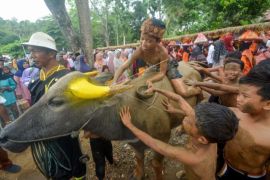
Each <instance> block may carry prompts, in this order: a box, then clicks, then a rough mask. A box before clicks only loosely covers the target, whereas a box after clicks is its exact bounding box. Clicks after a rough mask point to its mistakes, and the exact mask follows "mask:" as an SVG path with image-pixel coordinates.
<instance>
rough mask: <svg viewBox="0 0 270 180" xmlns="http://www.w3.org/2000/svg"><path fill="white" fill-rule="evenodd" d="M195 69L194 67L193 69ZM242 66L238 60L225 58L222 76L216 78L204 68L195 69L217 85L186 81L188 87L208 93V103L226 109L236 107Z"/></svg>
mask: <svg viewBox="0 0 270 180" xmlns="http://www.w3.org/2000/svg"><path fill="white" fill-rule="evenodd" d="M195 68H196V67H195ZM243 68H244V64H243V62H242V61H241V60H240V59H237V58H234V57H233V56H231V57H226V59H225V61H224V67H223V73H224V76H221V77H220V76H216V75H213V74H211V73H209V72H208V71H207V69H205V68H200V69H199V68H196V69H198V70H200V72H203V73H205V74H207V75H209V76H211V77H212V78H213V79H214V80H216V81H218V82H219V83H211V82H193V81H188V82H187V84H188V85H193V86H197V87H200V88H201V89H202V90H205V91H206V92H208V93H210V94H211V95H212V96H211V97H210V102H216V103H219V104H222V105H224V106H227V107H236V97H237V95H238V92H239V91H238V81H239V78H240V77H241V76H242V70H243Z"/></svg>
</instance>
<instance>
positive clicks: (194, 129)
mask: <svg viewBox="0 0 270 180" xmlns="http://www.w3.org/2000/svg"><path fill="white" fill-rule="evenodd" d="M154 91H156V92H159V93H161V94H163V95H165V96H167V97H168V98H169V99H172V100H174V101H177V104H178V105H179V107H180V109H181V110H180V109H175V108H173V107H172V106H171V104H168V103H165V104H164V105H165V107H166V111H168V112H169V113H179V111H180V112H181V113H182V112H183V113H184V114H185V115H186V118H185V119H184V120H183V126H184V128H185V130H186V132H187V133H188V134H189V135H190V136H191V140H190V143H189V144H188V146H187V147H186V148H183V147H174V146H172V145H169V144H166V143H164V142H162V141H160V140H157V139H154V138H153V137H151V136H150V135H148V134H146V133H145V132H143V131H141V130H140V129H138V128H136V127H135V126H134V125H133V124H132V122H131V121H132V120H131V115H130V112H129V108H127V107H124V108H123V109H122V111H121V112H120V116H121V119H122V122H123V124H124V125H125V126H127V127H128V128H129V129H130V130H131V131H132V132H133V133H134V135H135V136H137V137H138V138H139V139H140V140H141V141H143V142H144V143H145V144H146V145H147V146H149V147H151V148H152V149H153V150H155V151H156V152H158V153H160V154H162V155H164V156H167V157H169V158H171V159H175V160H178V161H180V162H182V163H183V164H185V165H186V171H187V173H186V174H187V178H188V179H190V180H195V179H196V180H215V179H216V178H215V169H216V158H217V155H216V154H217V144H216V143H217V142H226V141H227V140H230V139H232V138H233V137H234V135H235V133H236V131H237V128H238V119H237V117H236V116H235V114H234V113H233V112H232V111H231V110H229V109H228V108H227V107H225V106H221V105H218V104H215V103H202V104H198V105H197V106H196V107H195V112H194V110H193V109H192V107H191V106H190V105H189V104H188V103H187V102H186V101H185V100H184V99H183V98H182V97H181V96H179V95H177V94H175V93H172V92H169V91H163V90H160V89H154Z"/></svg>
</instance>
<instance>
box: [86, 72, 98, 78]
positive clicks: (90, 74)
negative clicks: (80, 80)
mask: <svg viewBox="0 0 270 180" xmlns="http://www.w3.org/2000/svg"><path fill="white" fill-rule="evenodd" d="M83 74H84V75H86V76H90V77H92V76H96V75H97V74H98V71H91V72H86V73H83Z"/></svg>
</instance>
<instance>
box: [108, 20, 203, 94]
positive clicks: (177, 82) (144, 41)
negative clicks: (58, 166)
mask: <svg viewBox="0 0 270 180" xmlns="http://www.w3.org/2000/svg"><path fill="white" fill-rule="evenodd" d="M164 32H165V24H164V23H163V22H162V21H160V20H158V19H154V18H152V19H147V20H145V21H144V22H143V24H142V26H141V45H140V47H139V48H138V49H136V50H135V52H134V53H133V55H132V57H131V59H130V60H129V61H126V62H125V63H124V64H123V65H122V66H121V67H120V68H119V69H118V70H117V71H116V73H115V76H114V79H113V83H116V82H117V80H118V78H119V77H120V76H121V75H122V74H123V72H124V71H125V70H126V69H127V68H128V67H130V66H131V65H132V64H133V63H134V62H135V61H136V60H138V59H142V60H144V61H145V62H146V64H147V65H150V66H156V67H159V70H158V73H157V74H156V75H154V76H152V77H151V78H150V79H148V80H147V81H146V84H147V85H148V87H149V88H150V87H151V86H152V83H154V82H156V81H160V80H162V79H163V78H164V77H165V76H166V74H167V76H168V78H169V79H170V80H171V83H172V85H173V87H174V89H175V91H176V92H177V93H178V94H180V95H182V96H184V97H189V96H193V95H198V94H200V92H201V90H200V89H199V88H196V87H192V86H187V85H185V83H184V82H183V79H182V78H181V77H182V75H181V74H180V73H179V72H178V70H177V66H178V62H177V61H168V60H169V56H168V52H167V50H166V49H165V47H163V46H162V45H160V41H161V39H162V37H163V34H164ZM157 69H158V68H157Z"/></svg>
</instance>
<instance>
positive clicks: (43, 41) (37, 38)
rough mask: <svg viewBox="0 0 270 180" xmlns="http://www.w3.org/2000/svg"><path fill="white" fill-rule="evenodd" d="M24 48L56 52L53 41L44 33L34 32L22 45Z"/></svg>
mask: <svg viewBox="0 0 270 180" xmlns="http://www.w3.org/2000/svg"><path fill="white" fill-rule="evenodd" d="M22 45H25V46H37V47H44V48H47V49H52V50H54V51H57V49H56V44H55V40H54V39H53V38H52V37H51V36H49V35H48V34H46V33H44V32H36V33H34V34H32V36H31V37H30V39H29V41H28V42H25V43H22Z"/></svg>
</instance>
